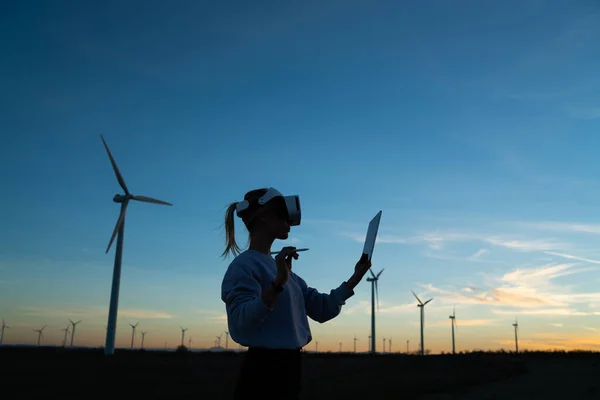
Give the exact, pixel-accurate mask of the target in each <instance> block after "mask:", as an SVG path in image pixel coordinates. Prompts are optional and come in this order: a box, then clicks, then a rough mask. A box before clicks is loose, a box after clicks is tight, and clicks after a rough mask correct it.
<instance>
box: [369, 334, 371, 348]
mask: <svg viewBox="0 0 600 400" xmlns="http://www.w3.org/2000/svg"><path fill="white" fill-rule="evenodd" d="M369 351H371V335H369Z"/></svg>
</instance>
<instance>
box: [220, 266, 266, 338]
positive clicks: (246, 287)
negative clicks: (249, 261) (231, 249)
mask: <svg viewBox="0 0 600 400" xmlns="http://www.w3.org/2000/svg"><path fill="white" fill-rule="evenodd" d="M261 295H262V287H261V285H260V282H259V281H258V279H257V278H255V277H254V275H253V274H252V271H251V269H250V268H249V267H248V266H246V265H241V264H237V263H234V264H232V265H230V266H229V268H228V269H227V272H226V273H225V277H224V278H223V283H222V285H221V299H222V300H223V301H224V302H225V307H226V310H227V319H228V321H229V323H230V324H231V325H232V327H233V328H235V329H236V330H237V331H238V332H240V333H241V332H244V331H247V330H249V329H251V328H254V327H256V326H257V325H260V324H261V323H262V322H263V321H264V320H265V318H266V317H267V316H268V315H269V313H270V312H271V309H270V308H269V307H267V305H266V304H265V302H264V301H263V299H262V297H261Z"/></svg>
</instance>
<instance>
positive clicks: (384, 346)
mask: <svg viewBox="0 0 600 400" xmlns="http://www.w3.org/2000/svg"><path fill="white" fill-rule="evenodd" d="M383 353H385V338H383Z"/></svg>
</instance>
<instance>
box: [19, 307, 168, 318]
mask: <svg viewBox="0 0 600 400" xmlns="http://www.w3.org/2000/svg"><path fill="white" fill-rule="evenodd" d="M20 309H21V310H22V312H21V314H22V315H26V316H29V317H42V318H71V319H74V318H79V319H83V318H95V317H106V316H107V315H108V310H107V309H106V308H104V307H90V308H80V307H71V308H58V307H57V308H49V307H36V306H21V307H20ZM119 318H132V319H170V318H172V315H170V314H168V313H165V312H162V311H154V310H141V309H127V308H122V309H119Z"/></svg>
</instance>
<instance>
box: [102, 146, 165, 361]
mask: <svg viewBox="0 0 600 400" xmlns="http://www.w3.org/2000/svg"><path fill="white" fill-rule="evenodd" d="M100 138H101V139H102V143H104V148H105V149H106V153H108V158H109V159H110V163H111V164H112V167H113V170H114V171H115V175H116V176H117V181H119V185H120V186H121V188H122V189H123V191H124V192H125V194H124V195H123V194H116V195H115V196H114V197H113V201H114V202H115V203H121V213H120V214H119V219H117V224H116V225H115V229H114V230H113V233H112V236H111V238H110V241H109V242H108V247H107V248H106V253H108V251H109V250H110V246H111V245H112V243H113V241H114V239H115V236H117V250H116V251H115V265H114V267H113V277H112V286H111V290H110V306H109V309H108V329H107V331H106V345H105V346H104V354H106V355H113V354H114V352H115V336H116V332H117V314H118V311H119V288H120V286H121V260H122V258H123V236H124V235H125V212H126V211H127V205H128V204H129V201H130V200H137V201H141V202H145V203H154V204H163V205H167V206H172V204H171V203H167V202H166V201H162V200H156V199H153V198H150V197H146V196H134V195H132V194H131V193H130V192H129V189H128V188H127V185H126V184H125V180H124V179H123V177H122V176H121V172H119V168H118V167H117V163H116V162H115V160H114V158H113V156H112V154H111V152H110V150H109V149H108V145H107V144H106V141H105V140H104V138H103V137H102V135H100Z"/></svg>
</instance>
